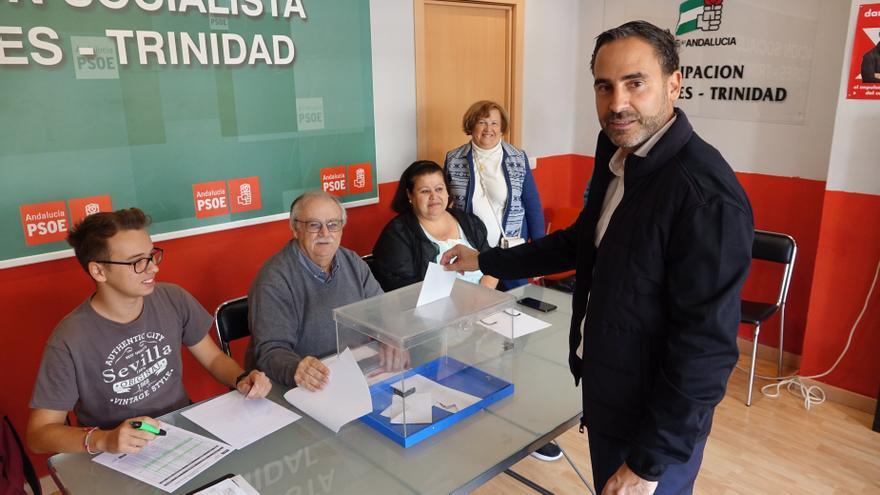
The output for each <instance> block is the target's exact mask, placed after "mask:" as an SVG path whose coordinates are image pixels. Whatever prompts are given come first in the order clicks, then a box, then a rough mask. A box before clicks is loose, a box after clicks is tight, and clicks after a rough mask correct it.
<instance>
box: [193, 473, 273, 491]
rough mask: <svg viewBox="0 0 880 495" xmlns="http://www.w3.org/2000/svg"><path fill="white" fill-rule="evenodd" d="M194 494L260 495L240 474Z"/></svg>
mask: <svg viewBox="0 0 880 495" xmlns="http://www.w3.org/2000/svg"><path fill="white" fill-rule="evenodd" d="M195 493H196V495H260V492H258V491H257V490H256V489H254V487H253V485H251V484H250V483H248V481H247V480H246V479H245V478H244V476H242V475H240V474H236V475H235V476H233V477H231V478H226V479H225V480H223V481H221V482H220V483H217V484H214V485H211V486H209V487H208V488H205V489H204V490H199V491H197V492H195Z"/></svg>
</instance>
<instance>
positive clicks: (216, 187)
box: [193, 180, 229, 218]
mask: <svg viewBox="0 0 880 495" xmlns="http://www.w3.org/2000/svg"><path fill="white" fill-rule="evenodd" d="M193 204H194V205H195V207H196V218H207V217H214V216H217V215H226V214H228V213H229V203H228V202H227V201H226V181H225V180H216V181H214V182H202V183H201V184H193Z"/></svg>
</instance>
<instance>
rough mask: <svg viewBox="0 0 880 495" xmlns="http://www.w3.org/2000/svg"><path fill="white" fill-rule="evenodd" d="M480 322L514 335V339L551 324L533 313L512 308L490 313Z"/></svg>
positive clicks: (490, 327)
mask: <svg viewBox="0 0 880 495" xmlns="http://www.w3.org/2000/svg"><path fill="white" fill-rule="evenodd" d="M478 323H479V324H480V325H482V326H484V327H486V328H488V329H490V330H494V331H496V332H498V333H500V334H501V335H503V336H505V337H508V338H511V335H512V338H514V339H515V338H517V337H522V336H523V335H528V334H530V333H532V332H537V331H538V330H542V329H544V328H547V327H549V326H550V324H549V323H547V322H546V321H544V320H539V319H537V318H535V317H534V316H532V315H529V314H526V313H523V312H521V311H516V310H512V309H505V310H504V311H500V312H498V313H495V314H492V315H489V316H487V317H485V318H483V319H482V320H479V322H478Z"/></svg>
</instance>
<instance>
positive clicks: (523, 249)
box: [479, 212, 584, 279]
mask: <svg viewBox="0 0 880 495" xmlns="http://www.w3.org/2000/svg"><path fill="white" fill-rule="evenodd" d="M583 215H584V213H583V212H581V217H583ZM581 220H582V219H578V221H577V222H575V223H574V224H573V225H571V226H570V227H568V228H567V229H564V230H557V231H556V232H554V233H552V234H550V235H547V236H544V237H542V238H540V239H537V240H534V241H532V242H527V243H525V244H521V245H519V246H517V247H515V248H511V249H501V248H500V247H496V248H493V249H490V250H489V251H486V252H485V253H481V254H480V258H479V260H480V270H482V271H483V273H485V274H487V275H491V276H493V277H496V278H500V279H517V278H526V277H536V276H538V275H547V274H550V273H559V272H563V271H566V270H572V269H574V268H575V266H576V264H577V243H578V232H577V229H578V224H580V223H581Z"/></svg>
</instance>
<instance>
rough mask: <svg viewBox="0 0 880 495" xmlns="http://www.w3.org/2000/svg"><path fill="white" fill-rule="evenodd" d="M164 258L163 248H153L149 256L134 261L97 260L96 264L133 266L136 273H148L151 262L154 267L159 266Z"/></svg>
mask: <svg viewBox="0 0 880 495" xmlns="http://www.w3.org/2000/svg"><path fill="white" fill-rule="evenodd" d="M163 256H164V251H162V248H153V250H152V251H150V255H149V256H144V257H143V258H138V259H136V260H134V261H110V260H95V263H107V264H109V265H131V267H132V268H133V269H134V272H135V273H144V272H145V271H147V267H148V266H150V263H151V262H152V263H153V264H154V265H156V266H159V263H162V258H163Z"/></svg>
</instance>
